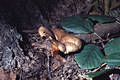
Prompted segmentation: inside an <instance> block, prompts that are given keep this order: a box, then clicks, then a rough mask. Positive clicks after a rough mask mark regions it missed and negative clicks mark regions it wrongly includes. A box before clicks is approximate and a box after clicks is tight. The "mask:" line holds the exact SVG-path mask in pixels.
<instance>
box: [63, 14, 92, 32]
mask: <svg viewBox="0 0 120 80" xmlns="http://www.w3.org/2000/svg"><path fill="white" fill-rule="evenodd" d="M61 25H62V27H63V28H64V29H66V30H67V31H69V32H74V33H92V32H94V25H93V23H92V22H91V21H90V20H89V19H88V18H85V17H84V16H83V17H82V16H70V17H67V18H65V19H63V20H62V21H61Z"/></svg>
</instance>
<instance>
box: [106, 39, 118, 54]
mask: <svg viewBox="0 0 120 80" xmlns="http://www.w3.org/2000/svg"><path fill="white" fill-rule="evenodd" d="M104 51H105V54H106V55H107V56H109V55H111V54H116V53H119V54H120V37H119V38H116V39H114V40H111V41H110V42H108V43H106V44H105V48H104Z"/></svg>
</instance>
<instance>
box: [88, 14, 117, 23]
mask: <svg viewBox="0 0 120 80" xmlns="http://www.w3.org/2000/svg"><path fill="white" fill-rule="evenodd" d="M88 18H90V19H92V20H93V21H98V22H100V23H109V22H115V21H116V18H114V17H109V16H104V15H88Z"/></svg>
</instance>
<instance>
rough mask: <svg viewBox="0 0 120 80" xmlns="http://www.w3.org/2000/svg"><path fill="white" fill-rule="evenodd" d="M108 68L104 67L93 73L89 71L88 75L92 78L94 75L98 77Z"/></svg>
mask: <svg viewBox="0 0 120 80" xmlns="http://www.w3.org/2000/svg"><path fill="white" fill-rule="evenodd" d="M107 71H108V70H106V69H102V70H100V71H97V72H91V73H88V74H87V75H88V77H90V78H94V77H97V76H100V75H101V74H105V73H106V72H107Z"/></svg>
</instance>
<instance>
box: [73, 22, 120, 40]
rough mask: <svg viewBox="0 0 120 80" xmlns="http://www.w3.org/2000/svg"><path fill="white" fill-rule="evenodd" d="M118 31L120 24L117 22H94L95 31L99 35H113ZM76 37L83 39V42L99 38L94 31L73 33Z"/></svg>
mask: <svg viewBox="0 0 120 80" xmlns="http://www.w3.org/2000/svg"><path fill="white" fill-rule="evenodd" d="M119 32H120V24H118V23H107V24H100V23H98V24H96V25H95V33H97V34H98V35H99V36H100V37H102V38H105V36H107V35H108V34H110V35H114V34H116V33H119ZM75 36H76V37H79V38H80V39H82V40H84V41H85V42H91V41H94V40H97V39H99V37H98V36H96V35H95V34H94V33H91V34H75Z"/></svg>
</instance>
